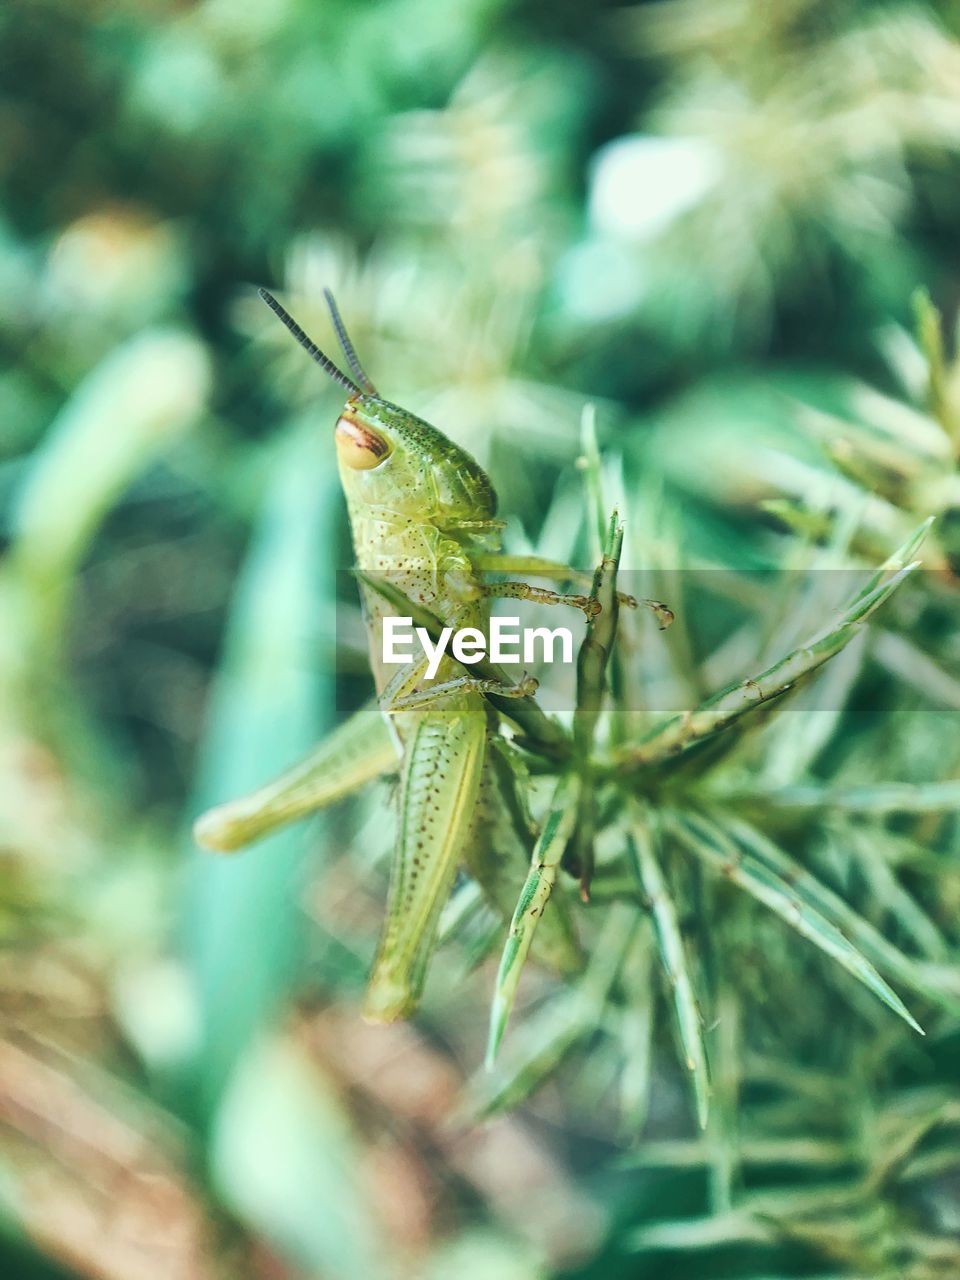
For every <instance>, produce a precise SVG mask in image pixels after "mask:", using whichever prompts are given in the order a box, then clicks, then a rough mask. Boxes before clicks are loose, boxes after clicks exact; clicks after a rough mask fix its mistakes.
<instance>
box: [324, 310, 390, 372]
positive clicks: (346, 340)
mask: <svg viewBox="0 0 960 1280" xmlns="http://www.w3.org/2000/svg"><path fill="white" fill-rule="evenodd" d="M323 296H324V297H325V298H326V300H327V307H328V308H329V310H330V319H331V320H332V321H333V327H334V329H336V331H337V337H338V338H339V339H340V346H341V347H342V348H343V354H344V355H345V356H346V357H347V364H348V365H349V366H350V371H351V373H352V374H353V376H354V377H355V378H356V380H357V382H359V383H360V385H361V387H363V389H364V391H369V393H370V394H371V395H372V396H377V397H379V395H380V392H379V391H378V390H377V388H376V387H375V386H374V385H373V383H372V382H371V381H370V379H369V378H368V377H367V375H366V373H365V372H364V369H363V365H362V364H361V363H360V358H359V356H358V355H357V353H356V351H355V349H354V346H353V343H352V342H351V341H350V336H349V334H348V333H347V326H346V325H345V324H344V323H343V320H342V319H341V317H340V310H339V308H338V307H337V304H336V301H335V300H334V297H333V294H332V293H331V292H330V290H329V289H324V291H323Z"/></svg>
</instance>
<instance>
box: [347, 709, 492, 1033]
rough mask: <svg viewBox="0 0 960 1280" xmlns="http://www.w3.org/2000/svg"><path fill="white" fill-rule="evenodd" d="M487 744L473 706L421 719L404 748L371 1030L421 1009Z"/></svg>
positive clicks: (370, 1000)
mask: <svg viewBox="0 0 960 1280" xmlns="http://www.w3.org/2000/svg"><path fill="white" fill-rule="evenodd" d="M464 701H465V702H466V701H467V700H464ZM469 701H470V702H471V703H472V701H473V699H470V700H469ZM486 738H487V726H486V718H485V716H484V714H483V712H482V710H481V709H480V708H479V707H474V706H472V705H470V706H464V709H463V710H462V711H461V710H460V709H451V710H449V711H447V710H444V711H440V712H436V713H431V714H421V715H419V716H418V717H417V722H416V726H415V728H414V729H413V730H412V732H411V734H410V737H409V739H408V740H407V743H406V753H405V758H404V765H403V773H402V776H401V781H400V822H399V829H398V832H397V844H396V848H395V851H394V861H393V872H392V875H391V881H390V899H389V902H388V905H387V918H386V922H385V924H384V927H383V932H382V934H381V938H380V947H379V950H378V952H377V958H376V961H375V962H374V966H373V972H372V973H371V975H370V982H369V984H368V986H367V995H366V999H365V1001H364V1006H363V1012H364V1017H366V1018H368V1019H369V1020H370V1021H372V1022H392V1021H393V1020H394V1019H396V1018H403V1017H405V1016H406V1015H407V1014H409V1013H412V1011H413V1010H414V1009H415V1008H416V1005H417V1002H418V1000H419V998H420V993H421V991H422V989H423V983H424V978H425V977H426V971H427V964H428V962H429V960H430V956H431V954H432V952H433V948H434V945H435V942H436V935H437V924H438V921H439V916H440V912H441V910H442V908H443V906H444V903H445V902H446V900H447V897H448V896H449V893H450V890H451V888H452V886H453V881H454V877H455V876H456V872H457V866H458V864H459V862H460V861H461V859H462V857H463V853H464V845H465V842H466V839H467V836H468V833H469V830H470V824H471V821H472V817H473V812H474V808H475V806H476V802H477V794H478V792H479V787H480V777H481V773H482V770H483V762H484V755H485V752H486Z"/></svg>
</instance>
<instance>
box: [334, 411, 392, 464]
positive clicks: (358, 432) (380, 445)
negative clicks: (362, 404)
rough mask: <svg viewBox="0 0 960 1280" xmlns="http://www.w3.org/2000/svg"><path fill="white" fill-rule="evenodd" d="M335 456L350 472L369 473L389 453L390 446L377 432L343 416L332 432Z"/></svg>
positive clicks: (364, 424)
mask: <svg viewBox="0 0 960 1280" xmlns="http://www.w3.org/2000/svg"><path fill="white" fill-rule="evenodd" d="M334 439H335V440H336V442H337V456H338V457H339V459H340V461H341V462H342V463H343V464H344V466H346V467H349V468H350V469H351V471H371V470H372V469H373V468H374V467H378V466H379V465H380V463H381V462H383V460H384V458H386V457H387V456H388V455H389V453H390V444H389V442H388V441H387V440H385V439H384V438H383V436H382V435H381V434H380V433H379V431H375V430H374V429H373V427H369V426H367V424H366V423H365V422H358V421H357V419H356V418H353V417H350V416H348V415H347V414H344V415H343V416H342V417H340V418H338V419H337V427H336V431H335V432H334Z"/></svg>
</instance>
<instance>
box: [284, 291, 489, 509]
mask: <svg viewBox="0 0 960 1280" xmlns="http://www.w3.org/2000/svg"><path fill="white" fill-rule="evenodd" d="M324 293H325V296H326V300H327V305H328V306H329V308H330V314H331V316H332V318H333V324H334V328H335V329H336V331H337V336H338V338H339V339H340V345H341V346H342V348H343V352H344V355H345V356H346V358H347V363H348V364H349V366H350V370H351V372H352V373H353V375H354V378H355V379H356V381H354V380H353V379H351V378H348V377H347V375H346V374H345V373H343V372H342V371H341V370H340V369H338V368H337V366H336V365H335V364H334V363H333V361H332V360H331V359H330V358H329V357H328V356H325V355H324V354H323V352H322V351H321V350H320V348H319V347H318V346H317V345H316V344H315V343H314V342H312V341H311V340H310V339H309V338H308V337H307V335H306V334H305V333H304V332H303V330H302V329H301V328H300V326H299V325H298V324H297V323H296V321H295V320H293V318H292V317H291V316H290V315H289V314H288V313H287V312H286V311H285V310H284V309H283V307H281V306H280V304H279V302H277V300H276V299H275V298H273V297H272V296H271V295H270V294H269V293H267V291H266V290H265V289H261V290H260V296H261V297H262V298H263V300H264V301H265V302H266V303H267V305H268V306H269V307H270V309H271V310H272V311H273V312H274V313H275V314H276V315H277V316H279V318H280V319H281V320H282V321H283V323H284V324H285V325H286V326H287V328H288V329H289V330H290V332H291V333H292V334H293V336H294V337H295V338H296V339H297V341H298V342H299V343H300V345H301V346H302V347H304V348H305V349H306V350H307V351H308V352H309V354H310V355H311V356H312V357H313V358H314V360H316V361H317V363H318V364H319V365H320V366H321V368H323V369H324V370H325V371H326V372H327V373H328V374H329V375H330V377H331V378H333V380H334V381H335V382H336V383H338V384H339V385H340V386H341V387H343V388H344V389H345V390H346V391H347V392H348V393H349V395H348V398H347V402H346V404H345V405H344V406H343V409H342V410H341V413H340V417H339V418H338V419H337V425H336V429H335V431H334V440H335V442H336V446H337V461H338V463H339V466H340V479H341V482H342V484H343V488H344V492H345V493H346V495H347V498H348V500H349V501H350V502H351V503H357V504H359V505H366V506H370V507H382V508H385V509H386V510H388V511H391V512H394V513H396V514H397V515H400V516H409V517H411V518H413V519H417V520H432V521H436V522H438V523H441V524H442V523H443V521H444V519H449V520H458V519H460V520H463V519H478V518H480V519H482V518H489V517H492V516H493V515H494V514H495V513H496V495H495V493H494V491H493V486H492V485H491V483H490V480H489V478H488V476H487V474H486V472H485V471H484V470H483V468H482V467H480V466H479V465H478V463H476V462H475V461H474V459H473V458H471V457H470V455H469V454H468V453H466V452H465V451H464V450H463V449H461V448H459V446H457V445H455V444H454V443H453V442H452V441H451V440H448V439H447V437H446V436H445V435H444V434H443V433H442V432H441V431H438V430H437V428H436V427H432V426H431V425H430V423H429V422H424V420H423V419H422V418H418V417H416V416H415V415H414V414H412V413H408V412H407V410H406V409H401V408H400V406H399V405H395V404H391V403H390V401H389V400H383V399H382V398H381V397H380V395H379V393H378V391H377V389H376V387H375V386H374V385H373V383H372V382H371V381H370V379H369V378H368V377H367V375H366V374H365V373H364V371H363V367H362V366H361V364H360V361H359V360H358V359H357V354H356V352H355V351H354V348H353V344H352V343H351V341H350V339H349V337H348V336H347V332H346V330H345V328H344V326H343V321H342V320H341V319H340V313H339V312H338V310H337V305H336V303H335V302H334V300H333V297H332V295H331V294H330V292H329V290H325V291H324Z"/></svg>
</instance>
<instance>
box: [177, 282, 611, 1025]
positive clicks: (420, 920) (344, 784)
mask: <svg viewBox="0 0 960 1280" xmlns="http://www.w3.org/2000/svg"><path fill="white" fill-rule="evenodd" d="M260 294H261V297H262V298H263V299H264V301H265V302H266V303H267V305H268V306H269V307H270V308H271V310H272V311H273V312H274V313H275V314H276V315H277V316H278V317H279V319H280V320H281V321H282V322H283V324H284V325H285V326H286V327H287V329H288V330H289V331H290V333H291V334H292V335H293V337H294V338H295V339H296V340H297V342H298V343H299V344H300V345H301V346H302V347H303V348H304V349H305V350H306V351H307V353H308V354H309V355H310V356H311V357H312V358H313V359H314V360H315V361H316V362H317V363H318V364H319V365H320V367H321V368H322V369H323V370H324V371H325V372H326V373H327V374H328V375H329V377H330V378H332V379H333V381H334V382H335V383H336V384H337V385H338V386H339V387H340V388H341V389H342V390H344V391H345V392H346V393H347V399H346V403H345V404H344V406H343V408H342V410H341V412H340V414H339V416H338V418H337V420H336V424H335V427H334V443H335V448H336V454H337V462H338V466H339V472H340V479H341V482H342V486H343V491H344V495H345V497H346V502H347V510H348V515H349V520H350V527H351V533H352V538H353V547H354V553H355V557H356V564H357V568H358V571H359V576H360V579H361V582H360V594H361V603H362V606H363V611H364V618H365V622H366V626H367V631H368V637H369V642H370V662H371V667H372V671H373V676H374V681H375V685H376V690H377V702H378V706H377V709H376V711H377V713H376V714H373V713H371V710H370V709H364V710H361V711H360V712H357V713H356V714H355V715H354V717H353V718H352V719H351V720H348V721H347V722H346V723H345V724H344V725H343V726H341V727H340V728H339V729H338V730H336V731H335V732H334V733H333V735H331V737H330V738H329V739H328V740H327V741H326V742H325V743H323V744H321V745H320V747H318V748H317V749H316V751H315V752H314V753H313V754H312V755H311V756H310V757H309V758H308V759H307V760H306V761H304V762H303V763H302V764H301V765H299V766H297V767H295V768H294V769H293V770H291V771H289V772H288V773H286V774H284V775H283V776H282V777H281V778H279V779H277V780H276V781H274V782H272V783H270V784H268V785H267V786H265V787H264V788H262V789H261V790H260V791H258V792H256V793H255V794H254V795H253V796H249V797H246V798H244V799H241V800H238V801H233V802H231V803H228V804H225V805H221V806H219V807H217V808H216V809H213V810H211V811H210V812H209V813H207V814H205V815H204V816H202V817H201V818H200V819H199V821H198V823H197V825H196V828H195V831H196V836H197V839H198V842H199V843H201V844H203V845H205V846H207V847H209V848H214V849H218V850H221V851H222V850H230V849H234V848H238V847H239V846H241V845H243V844H246V843H249V842H250V841H251V840H253V839H256V838H257V837H259V836H261V835H263V834H265V833H266V832H268V831H270V830H272V829H273V828H275V827H276V826H277V825H279V824H280V823H283V822H287V821H290V820H292V819H294V818H298V817H302V816H304V815H306V814H308V813H310V812H313V811H314V810H316V809H319V808H321V807H322V806H323V805H326V804H329V803H330V802H332V801H333V800H335V799H337V798H338V797H340V796H342V795H345V794H347V793H348V792H350V791H352V790H354V789H356V788H357V787H359V786H360V785H362V784H363V783H364V782H366V781H367V780H369V779H372V778H374V777H376V776H377V775H378V774H382V773H390V772H394V771H396V770H397V769H398V766H399V788H398V795H399V816H398V826H397V834H396V843H395V848H394V853H393V863H392V872H391V880H390V890H389V895H388V903H387V912H386V920H385V923H384V926H383V929H382V933H381V937H380V942H379V947H378V950H377V954H376V959H375V961H374V964H373V968H372V972H371V974H370V978H369V983H368V987H367V992H366V997H365V1001H364V1010H363V1011H364V1015H365V1016H366V1017H367V1018H368V1019H370V1020H372V1021H383V1022H386V1021H391V1020H393V1019H396V1018H401V1017H405V1016H407V1015H408V1014H410V1013H411V1012H412V1011H413V1010H414V1009H415V1007H416V1005H417V1003H418V1000H419V998H420V995H421V992H422V989H423V985H424V980H425V976H426V970H427V965H428V962H429V959H430V956H431V954H432V952H433V950H434V948H435V946H436V941H437V930H438V922H439V918H440V913H441V910H442V908H443V906H444V904H445V902H446V900H447V898H448V897H449V895H450V892H451V890H452V887H453V884H454V881H455V878H456V875H457V870H458V867H459V866H460V865H461V864H465V866H466V868H467V870H468V871H469V873H470V874H471V875H472V876H473V878H474V879H475V880H476V881H477V882H478V884H479V885H480V887H481V889H482V890H483V893H484V895H485V896H486V898H487V899H488V901H489V902H490V903H491V905H493V906H494V907H495V909H496V910H497V911H498V912H499V913H500V914H501V915H502V916H503V917H504V918H505V919H506V920H509V919H510V917H511V914H512V912H513V908H514V904H515V902H516V899H517V893H518V889H519V886H520V884H521V883H522V880H523V871H524V866H525V864H526V862H527V860H528V858H529V850H530V846H531V844H532V843H533V839H534V838H535V834H536V833H535V832H533V831H532V830H531V828H530V823H529V820H528V819H527V818H526V817H525V806H524V803H523V797H522V795H521V794H520V792H519V790H518V781H517V770H516V768H515V767H514V765H513V763H512V762H511V760H510V759H509V758H508V754H507V752H508V751H509V750H510V748H509V747H508V746H507V744H506V740H505V739H504V737H503V736H502V734H501V733H500V718H499V717H500V715H501V714H504V713H506V714H507V715H508V716H510V717H511V718H513V719H514V720H515V721H516V722H517V723H518V724H520V725H521V726H523V725H525V724H526V725H527V726H529V725H530V724H531V723H532V724H533V726H534V728H535V729H538V730H539V731H541V738H542V741H543V743H544V744H545V749H547V750H549V749H553V750H557V751H562V750H563V747H564V741H563V737H562V731H561V732H560V733H559V735H558V733H557V732H556V731H558V730H559V726H557V725H555V723H554V722H553V721H550V720H548V719H547V717H545V716H544V715H543V713H542V712H540V711H539V708H536V705H535V704H533V703H532V695H533V693H534V691H535V689H536V681H534V680H532V679H529V678H526V677H525V678H524V679H523V680H521V681H520V683H519V684H511V683H510V682H508V681H507V680H506V678H505V677H504V676H503V673H502V672H498V671H497V670H496V669H492V670H491V669H489V668H487V667H486V666H484V667H481V666H477V667H475V668H473V672H474V673H471V672H469V671H467V669H466V668H464V667H463V666H461V665H460V664H458V663H457V662H456V660H455V659H454V658H453V657H452V656H450V655H447V656H445V657H444V658H443V659H442V661H441V663H440V665H439V668H438V670H437V671H436V674H435V677H434V678H433V679H432V680H427V679H426V678H425V668H426V659H425V658H424V659H423V660H418V659H414V660H413V661H411V662H410V663H409V664H408V665H406V666H401V667H399V669H397V668H393V669H390V668H386V667H385V666H384V663H383V654H382V648H381V628H382V623H383V620H384V618H385V617H386V616H388V615H389V614H391V613H394V614H396V613H401V614H408V613H413V614H414V615H415V616H424V617H426V618H427V619H428V620H430V621H432V623H433V624H434V625H436V624H438V623H439V624H442V625H444V626H453V627H457V628H459V627H476V628H478V629H479V630H481V631H484V630H485V626H486V624H487V622H488V621H489V616H490V600H491V598H492V597H494V596H501V597H509V598H521V599H531V600H536V601H540V602H545V603H550V604H567V605H571V606H573V607H575V608H578V609H580V610H582V611H583V612H584V613H585V614H586V615H587V617H588V618H591V617H593V616H595V614H596V612H597V611H598V609H599V607H600V606H599V603H598V601H597V600H596V599H595V598H594V597H593V596H591V595H575V594H572V595H565V594H561V593H559V592H557V591H554V590H552V589H549V588H544V587H535V586H532V585H531V584H529V583H526V582H522V581H499V582H496V583H491V582H488V581H487V580H486V579H485V578H484V576H483V575H484V574H485V573H487V572H488V571H499V572H501V573H508V574H509V573H530V574H536V575H537V576H540V577H545V578H548V579H550V578H554V579H568V580H571V581H575V580H576V578H577V576H578V575H577V574H576V573H575V572H574V571H573V570H571V569H569V568H568V567H567V566H564V565H559V564H556V563H554V562H551V561H546V560H541V559H540V558H538V557H507V556H504V555H502V554H501V553H500V531H501V529H502V527H503V525H502V522H501V521H499V520H498V519H497V515H496V511H497V498H496V494H495V492H494V489H493V485H492V484H491V481H490V479H489V477H488V476H487V474H486V472H485V471H483V469H482V468H481V467H480V466H479V465H478V463H477V462H476V461H475V460H474V459H473V458H472V457H471V456H470V455H469V454H468V453H466V452H465V451H464V450H463V449H461V448H459V447H458V446H457V445H456V444H454V443H453V442H452V441H451V440H449V439H448V438H447V437H446V436H445V435H443V433H442V432H440V431H439V430H437V428H435V427H433V426H431V425H430V424H429V423H427V422H425V421H423V419H421V418H418V417H416V416H415V415H414V414H412V413H410V412H408V411H407V410H406V409H403V408H401V407H400V406H399V405H396V404H392V403H390V401H388V400H385V399H383V398H382V397H381V396H380V394H379V392H378V391H377V389H376V387H375V386H374V384H373V383H372V382H371V380H370V378H369V377H368V376H367V374H366V373H365V372H364V369H363V367H362V365H361V364H360V361H359V359H358V357H357V354H356V351H355V349H354V347H353V344H352V342H351V341H350V338H349V335H348V334H347V331H346V329H345V327H344V324H343V321H342V319H341V317H340V314H339V311H338V309H337V306H336V303H335V302H334V299H333V297H332V295H331V294H330V292H329V291H325V297H326V301H327V305H328V308H329V310H330V315H331V319H332V322H333V326H334V329H335V331H336V334H337V337H338V339H339V342H340V346H341V348H342V350H343V353H344V356H345V359H346V362H347V365H348V366H349V369H350V374H351V375H352V376H348V375H347V374H346V373H344V372H343V371H342V370H341V369H340V368H338V367H337V365H336V364H335V363H334V362H333V361H332V360H331V359H330V358H329V357H328V356H326V355H325V354H324V353H323V352H322V351H321V350H320V348H319V347H318V346H317V345H316V344H315V343H314V342H313V341H312V340H311V339H310V338H309V337H308V336H307V335H306V333H304V331H303V330H302V329H301V328H300V326H299V325H298V324H297V323H296V321H295V320H294V319H293V318H292V317H291V316H290V314H289V313H288V312H287V311H286V310H285V309H284V308H283V307H282V306H281V305H280V303H279V302H278V301H277V300H276V299H275V298H274V297H273V296H272V295H271V294H269V293H267V292H266V290H260ZM391 602H393V603H391ZM631 603H633V602H632V601H631ZM475 673H477V674H475ZM536 947H537V950H538V952H539V955H540V957H541V959H543V960H545V961H546V962H547V963H549V964H551V965H552V966H553V967H556V968H558V969H560V970H561V971H570V970H572V969H575V968H577V967H579V963H580V955H579V949H578V946H577V944H576V941H575V939H574V936H573V932H572V929H571V926H570V923H569V917H568V915H567V914H566V912H565V903H564V902H563V901H562V900H561V901H559V902H556V903H555V905H553V906H552V907H551V910H550V912H549V913H548V915H547V916H546V917H545V918H544V919H543V920H542V921H541V923H540V927H539V928H538V931H537V942H536Z"/></svg>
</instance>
